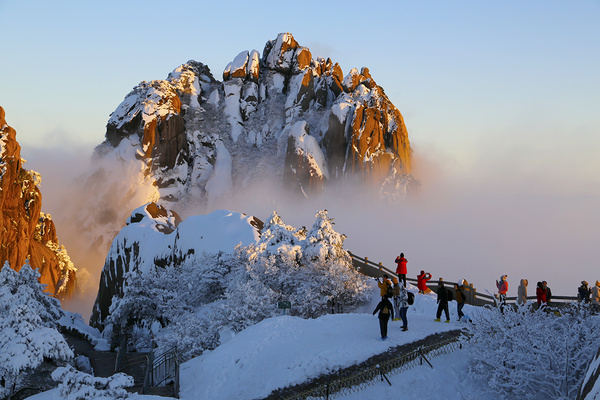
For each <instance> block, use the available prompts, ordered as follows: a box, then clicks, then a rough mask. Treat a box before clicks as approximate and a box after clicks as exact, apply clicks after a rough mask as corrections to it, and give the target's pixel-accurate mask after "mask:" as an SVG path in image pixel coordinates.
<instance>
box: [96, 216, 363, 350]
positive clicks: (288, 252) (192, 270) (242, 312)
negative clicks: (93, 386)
mask: <svg viewBox="0 0 600 400" xmlns="http://www.w3.org/2000/svg"><path fill="white" fill-rule="evenodd" d="M344 239H345V236H344V235H341V234H339V233H337V232H336V231H335V230H334V229H333V220H332V219H331V218H329V217H328V216H327V212H326V211H321V212H319V213H318V214H317V218H316V221H315V223H314V225H313V227H312V228H311V229H310V231H308V232H307V231H306V230H305V229H304V228H301V229H296V228H293V227H292V226H289V225H286V224H284V223H283V221H282V220H281V218H280V217H279V216H278V215H277V213H273V215H272V216H271V218H270V219H269V220H268V221H267V222H266V224H265V225H264V228H263V230H262V232H261V239H260V241H259V242H258V243H256V244H251V245H248V246H246V247H238V248H236V250H235V252H234V254H227V253H217V254H198V255H196V254H194V255H188V256H187V257H186V258H185V259H183V260H179V261H177V260H169V262H166V263H165V264H166V265H164V266H158V265H155V266H153V267H152V268H151V269H150V270H149V271H146V272H144V273H141V272H139V271H137V270H134V271H133V272H130V273H129V274H128V275H127V277H126V282H127V284H126V285H125V287H124V294H123V297H122V298H118V297H115V298H114V299H113V302H112V306H111V308H110V317H109V319H108V321H106V322H108V323H109V324H110V325H109V326H114V327H115V329H116V327H121V329H125V330H126V331H128V332H129V333H130V335H131V336H132V337H133V340H132V342H131V343H130V344H131V345H133V347H134V348H138V349H139V348H140V347H145V346H148V340H149V339H150V329H149V328H150V327H151V326H153V324H156V322H157V321H158V322H159V323H160V327H161V329H158V330H157V331H156V332H155V333H156V335H155V336H154V338H153V339H154V340H155V342H156V343H157V344H158V345H159V347H160V348H163V349H164V348H166V347H170V346H174V345H176V346H177V347H178V349H179V352H180V354H182V355H183V358H184V359H187V358H190V357H193V356H197V355H200V354H201V353H202V351H204V350H207V349H214V348H215V347H216V346H218V344H219V334H218V332H219V331H220V330H222V329H223V328H224V327H230V328H232V329H233V330H234V331H240V330H242V329H244V328H247V327H248V326H251V325H253V324H256V323H257V322H260V321H262V320H263V319H265V318H269V317H273V316H276V315H279V313H280V310H278V309H277V303H278V302H279V301H282V300H285V301H290V302H291V303H292V309H291V310H290V314H291V315H296V316H300V317H304V318H315V317H318V316H321V315H323V314H326V313H327V311H328V307H327V302H328V301H330V300H331V301H334V302H335V303H336V304H337V305H338V306H339V307H340V308H343V307H346V308H350V307H354V306H357V305H359V304H361V303H362V302H365V301H368V300H369V296H370V290H369V287H368V285H367V278H365V277H364V276H363V275H361V274H360V273H358V272H357V271H356V270H355V269H354V268H353V266H352V260H351V258H350V256H349V255H348V253H347V252H346V251H345V250H344V249H343V241H344ZM159 264H161V263H159ZM144 332H147V333H148V335H143V334H142V333H144ZM131 336H130V337H131Z"/></svg>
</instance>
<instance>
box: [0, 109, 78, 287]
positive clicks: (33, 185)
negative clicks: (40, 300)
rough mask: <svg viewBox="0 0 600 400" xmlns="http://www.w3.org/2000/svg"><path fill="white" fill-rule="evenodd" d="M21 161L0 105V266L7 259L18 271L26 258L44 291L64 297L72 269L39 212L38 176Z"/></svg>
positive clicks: (72, 282)
mask: <svg viewBox="0 0 600 400" xmlns="http://www.w3.org/2000/svg"><path fill="white" fill-rule="evenodd" d="M23 163H24V160H23V159H21V146H19V143H18V142H17V140H16V132H15V130H14V129H13V128H11V127H10V126H8V124H7V123H6V120H5V113H4V109H3V108H2V107H0V268H3V267H4V266H5V263H6V262H8V265H9V266H10V267H11V268H13V269H15V270H17V271H18V270H20V269H21V267H22V266H23V265H24V264H25V262H27V260H28V262H29V264H30V265H31V266H32V267H33V268H38V269H39V272H40V275H41V277H40V282H41V283H43V284H46V285H47V291H48V292H50V293H53V294H54V295H55V296H57V297H60V298H65V297H68V296H70V295H71V294H72V292H73V290H74V289H75V284H76V279H75V276H76V274H75V271H76V270H75V268H74V267H73V264H72V263H71V260H70V258H69V256H68V254H67V252H66V250H65V249H64V247H63V246H61V245H59V242H58V237H57V235H56V228H55V226H54V222H52V219H51V216H50V215H49V214H46V213H44V212H42V194H41V192H40V189H39V188H38V185H39V183H40V182H41V177H40V175H39V174H38V173H37V172H35V171H29V170H27V169H25V168H23Z"/></svg>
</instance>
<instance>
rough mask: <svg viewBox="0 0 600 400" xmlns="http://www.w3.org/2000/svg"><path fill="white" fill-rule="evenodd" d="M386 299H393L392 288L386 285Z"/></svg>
mask: <svg viewBox="0 0 600 400" xmlns="http://www.w3.org/2000/svg"><path fill="white" fill-rule="evenodd" d="M386 295H387V297H389V298H392V297H394V288H393V287H392V285H390V284H388V285H387V292H386Z"/></svg>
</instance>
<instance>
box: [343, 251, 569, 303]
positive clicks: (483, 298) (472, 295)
mask: <svg viewBox="0 0 600 400" xmlns="http://www.w3.org/2000/svg"><path fill="white" fill-rule="evenodd" d="M347 251H348V254H349V255H350V257H351V258H352V261H353V263H354V265H355V266H356V268H357V270H359V271H361V266H362V265H358V266H357V264H364V265H365V266H368V267H372V268H375V269H376V270H377V271H378V272H377V276H376V277H381V276H383V274H388V275H389V276H390V277H393V276H395V277H397V276H398V275H397V274H396V272H395V271H392V270H391V269H389V268H387V267H385V266H384V265H383V263H381V262H380V263H378V264H376V263H374V262H373V261H371V260H369V258H368V257H360V256H358V255H356V254H354V253H352V252H351V251H350V250H347ZM361 272H362V273H363V274H365V275H367V276H373V275H369V274H367V273H366V272H365V271H361ZM371 273H372V274H374V272H373V271H371ZM440 279H441V278H440ZM406 280H407V281H410V282H417V281H418V280H417V279H415V278H409V277H406ZM441 281H443V282H444V284H445V286H446V287H447V288H449V289H452V290H454V285H457V283H456V282H450V281H446V280H443V279H442V280H441ZM439 283H440V280H437V281H432V280H430V281H429V282H428V285H431V287H429V286H428V287H429V288H430V289H431V290H432V291H434V292H436V290H437V286H438V285H439ZM465 290H467V291H468V294H467V298H468V300H470V301H468V303H469V304H475V305H477V304H476V303H479V304H495V303H496V300H497V298H496V296H493V295H490V294H487V293H480V292H477V289H475V288H474V287H473V284H472V283H471V284H470V285H469V286H466V287H465ZM527 300H533V301H536V300H537V297H536V296H528V297H527ZM516 301H517V297H516V296H514V297H507V298H506V302H507V303H509V302H510V303H516ZM550 301H551V302H557V303H564V302H571V301H579V298H578V297H576V296H573V297H571V296H552V298H551V299H550Z"/></svg>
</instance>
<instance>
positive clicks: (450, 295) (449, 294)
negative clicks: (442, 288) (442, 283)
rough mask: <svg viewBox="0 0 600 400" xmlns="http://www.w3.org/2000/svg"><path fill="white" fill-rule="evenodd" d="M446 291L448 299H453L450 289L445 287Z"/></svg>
mask: <svg viewBox="0 0 600 400" xmlns="http://www.w3.org/2000/svg"><path fill="white" fill-rule="evenodd" d="M446 292H447V293H448V301H452V299H453V296H452V290H450V289H446Z"/></svg>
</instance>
